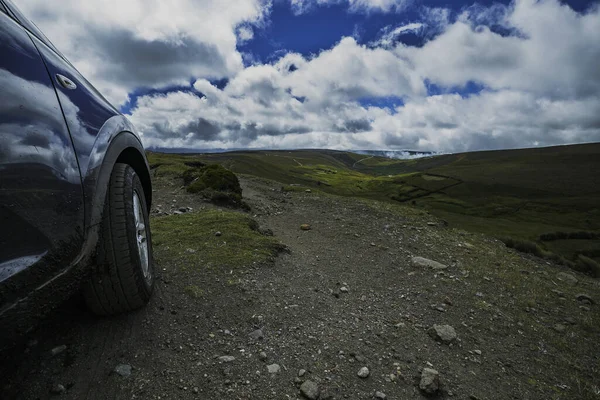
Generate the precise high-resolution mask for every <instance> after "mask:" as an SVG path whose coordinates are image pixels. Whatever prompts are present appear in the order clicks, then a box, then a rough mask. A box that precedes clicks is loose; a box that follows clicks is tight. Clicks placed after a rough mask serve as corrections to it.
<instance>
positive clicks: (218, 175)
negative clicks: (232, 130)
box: [182, 164, 250, 210]
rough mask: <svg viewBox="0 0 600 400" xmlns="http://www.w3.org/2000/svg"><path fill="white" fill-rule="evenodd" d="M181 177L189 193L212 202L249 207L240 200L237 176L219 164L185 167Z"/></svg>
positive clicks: (240, 189) (240, 191)
mask: <svg viewBox="0 0 600 400" xmlns="http://www.w3.org/2000/svg"><path fill="white" fill-rule="evenodd" d="M182 178H183V183H184V184H185V185H186V186H187V191H188V192H189V193H197V194H200V195H201V196H203V197H204V198H205V199H207V200H209V201H210V202H211V203H214V204H218V205H222V206H228V207H239V208H243V209H246V210H249V209H250V207H249V206H248V204H246V203H245V202H244V201H243V200H242V188H241V186H240V182H239V180H238V178H237V176H236V175H235V174H234V173H233V172H231V171H229V170H228V169H226V168H224V167H223V166H221V165H219V164H212V165H206V166H202V167H199V168H190V169H187V170H185V171H184V172H183V175H182Z"/></svg>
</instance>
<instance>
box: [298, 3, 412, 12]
mask: <svg viewBox="0 0 600 400" xmlns="http://www.w3.org/2000/svg"><path fill="white" fill-rule="evenodd" d="M289 1H290V5H291V7H292V10H293V11H294V13H295V14H304V13H306V12H308V11H310V10H312V9H314V8H315V7H319V6H324V5H331V4H346V5H347V6H348V10H349V11H350V12H354V13H371V12H385V13H388V12H400V11H403V10H404V9H406V7H407V6H408V5H409V4H410V3H411V0H289Z"/></svg>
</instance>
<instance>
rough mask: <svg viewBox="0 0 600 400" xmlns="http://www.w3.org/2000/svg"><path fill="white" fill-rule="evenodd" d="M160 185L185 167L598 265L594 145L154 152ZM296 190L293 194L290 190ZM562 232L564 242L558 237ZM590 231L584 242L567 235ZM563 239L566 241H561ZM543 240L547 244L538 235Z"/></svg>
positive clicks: (599, 192)
mask: <svg viewBox="0 0 600 400" xmlns="http://www.w3.org/2000/svg"><path fill="white" fill-rule="evenodd" d="M149 158H150V163H151V164H152V166H153V167H156V166H160V168H158V169H156V170H155V175H157V176H176V175H178V174H181V173H182V172H183V170H184V169H185V168H187V167H186V166H185V163H188V164H190V163H193V162H198V161H200V162H204V163H219V164H222V165H224V166H226V167H227V168H229V169H231V170H232V171H234V172H235V173H238V174H250V175H255V176H259V177H262V178H267V179H272V180H275V181H278V182H281V183H282V184H283V185H284V186H286V185H301V186H302V187H311V188H314V189H320V190H323V191H325V192H329V193H333V194H337V195H342V196H356V197H362V198H368V199H376V200H386V201H390V202H401V203H406V204H411V205H414V206H416V207H420V208H424V209H427V210H428V211H430V212H431V213H432V214H434V215H437V216H439V217H440V218H443V219H444V220H446V221H447V222H449V223H450V225H452V226H457V227H461V228H463V229H467V230H472V231H477V232H483V233H487V234H490V235H494V236H497V237H500V238H514V239H516V240H517V241H528V242H531V243H528V245H529V246H534V247H535V246H536V245H537V250H534V251H533V252H536V251H538V253H539V254H542V255H550V252H551V253H555V254H557V255H559V256H561V257H564V258H565V259H566V260H571V261H576V260H577V258H578V255H579V254H583V255H584V256H587V257H589V258H591V259H593V260H595V261H597V262H600V240H598V236H597V235H598V234H599V233H600V144H599V143H595V144H585V145H574V146H559V147H550V148H541V149H523V150H506V151H487V152H473V153H462V154H452V155H442V156H434V157H427V158H421V159H415V160H390V159H387V158H381V157H370V156H365V155H361V154H353V153H348V152H340V151H331V150H299V151H243V152H232V153H221V154H201V155H167V154H159V153H151V154H150V155H149ZM286 187H287V188H289V189H293V188H294V186H286ZM560 232H562V233H564V234H559V233H560ZM573 232H587V233H588V234H587V235H585V234H584V235H568V233H573ZM565 234H566V235H565ZM542 235H544V236H543V239H542V238H540V236H542Z"/></svg>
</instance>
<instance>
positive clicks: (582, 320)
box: [0, 177, 600, 399]
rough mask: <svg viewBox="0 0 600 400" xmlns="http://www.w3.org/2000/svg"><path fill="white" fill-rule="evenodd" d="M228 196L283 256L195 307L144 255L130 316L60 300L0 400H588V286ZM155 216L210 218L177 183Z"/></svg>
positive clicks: (333, 200) (371, 213) (592, 357)
mask: <svg viewBox="0 0 600 400" xmlns="http://www.w3.org/2000/svg"><path fill="white" fill-rule="evenodd" d="M242 186H243V189H244V198H245V199H246V200H247V202H248V203H249V205H250V206H251V208H252V211H251V212H250V214H251V215H252V216H253V217H254V218H255V219H256V220H257V221H258V222H259V224H260V226H261V227H262V229H263V230H267V229H270V230H271V231H272V232H273V233H274V235H275V237H276V238H277V239H278V240H280V241H281V242H282V243H284V244H285V245H286V246H287V247H288V249H289V253H284V254H281V255H280V256H279V257H278V258H277V259H276V260H275V261H274V262H268V263H266V264H264V265H253V266H250V267H248V268H247V269H245V270H244V271H242V273H241V276H240V277H239V279H236V280H235V281H233V280H231V279H229V275H230V274H231V273H232V272H231V271H223V270H219V269H210V270H207V271H206V272H205V274H204V275H203V276H202V282H201V284H202V287H203V290H204V293H205V294H204V295H203V296H201V297H199V298H193V297H190V296H189V294H188V293H186V291H185V287H186V286H187V285H188V282H187V281H186V280H187V279H188V277H187V276H186V274H185V268H182V266H181V265H178V264H176V263H174V262H171V261H170V260H169V259H168V258H166V257H165V252H164V250H163V249H162V246H164V244H163V245H162V246H157V247H156V248H155V254H156V263H157V268H158V269H159V270H160V273H161V276H160V280H159V282H158V284H157V286H156V292H155V296H154V297H153V299H152V301H151V303H150V304H149V305H148V306H147V307H146V308H144V309H142V310H140V311H138V312H134V313H132V314H129V315H123V316H119V317H116V318H107V319H98V318H95V317H93V316H91V315H89V314H88V313H87V311H85V309H84V308H83V306H82V305H81V301H80V300H79V299H78V298H74V299H73V300H72V301H70V302H69V303H68V304H66V305H65V306H64V307H62V308H61V309H60V310H58V312H56V313H55V314H54V315H53V316H52V317H51V318H50V319H49V320H48V321H47V322H45V323H44V324H43V325H42V326H41V327H40V328H39V329H38V330H37V331H35V332H34V333H33V334H32V336H31V338H29V342H28V344H27V345H26V346H24V347H23V348H17V349H15V350H14V351H13V352H12V354H10V355H7V356H5V357H4V359H3V360H2V361H1V363H2V367H1V371H2V372H3V373H4V374H3V376H2V378H0V380H1V384H0V398H7V399H12V398H22V399H47V398H53V397H54V396H57V397H58V398H65V399H130V398H131V399H133V398H138V399H303V398H308V399H373V398H375V399H386V398H387V399H412V398H416V399H418V398H424V397H426V396H429V397H433V398H443V399H447V398H448V399H450V398H456V399H511V398H512V399H550V398H556V399H586V398H587V399H599V398H600V379H599V378H598V376H599V372H600V345H599V344H598V341H599V340H600V335H599V334H600V325H599V321H600V309H599V307H600V306H599V305H598V304H597V303H596V302H597V301H600V286H599V285H598V281H595V280H593V279H590V278H588V277H586V276H583V275H581V274H577V273H574V272H571V271H566V270H565V269H564V268H563V267H559V266H555V265H550V264H548V263H547V262H545V261H541V260H538V259H534V258H529V257H525V256H523V255H521V254H518V253H516V252H514V251H512V250H509V249H507V248H505V247H504V245H503V244H502V243H500V242H499V241H497V240H494V239H491V238H488V237H484V236H480V235H474V234H469V233H466V232H462V231H460V230H456V229H453V228H452V227H448V226H446V225H445V224H444V222H443V221H439V220H436V219H435V218H433V217H432V216H430V215H428V214H427V213H425V212H423V211H421V210H416V209H410V208H401V207H396V206H391V205H386V204H380V203H374V202H365V201H360V200H356V199H351V198H340V197H334V196H329V195H324V194H322V193H320V192H317V191H314V190H313V191H308V192H307V191H305V190H295V191H292V192H284V191H282V190H281V185H280V184H277V183H274V182H270V181H263V180H259V179H256V178H250V177H243V178H242ZM154 204H155V206H156V207H158V205H160V211H159V210H155V215H162V214H163V213H169V214H172V213H173V212H175V211H177V212H178V213H183V212H186V213H187V212H197V211H198V210H201V209H202V208H207V207H212V206H211V205H209V204H207V203H204V202H203V201H202V200H200V199H198V197H195V196H193V195H190V194H187V193H185V192H184V191H183V190H182V189H181V188H180V186H179V184H178V183H177V182H171V183H170V184H167V183H165V184H164V185H159V186H158V187H157V192H156V193H155V202H154ZM187 207H190V208H191V211H189V209H188V208H187ZM180 208H181V209H182V211H179V209H180ZM155 218H160V217H155ZM303 225H305V226H303ZM306 225H307V226H306ZM220 234H221V235H222V237H223V238H224V240H225V239H226V237H227V232H226V231H223V232H220Z"/></svg>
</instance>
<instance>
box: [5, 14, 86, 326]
mask: <svg viewBox="0 0 600 400" xmlns="http://www.w3.org/2000/svg"><path fill="white" fill-rule="evenodd" d="M0 5H2V3H1V2H0ZM8 12H9V11H7V9H6V8H5V7H4V6H2V7H0V314H1V313H2V310H3V309H5V308H6V307H9V306H10V305H11V304H13V303H14V302H15V301H17V300H20V299H22V298H24V297H25V296H26V295H27V294H28V293H30V292H31V291H32V290H33V289H34V288H36V287H39V286H40V285H42V284H44V283H46V282H47V281H48V280H50V279H52V278H53V277H54V276H56V275H57V274H58V273H59V272H60V271H62V270H63V269H64V268H66V267H68V266H69V264H70V263H71V262H72V261H73V260H74V259H75V258H76V256H77V255H78V253H79V252H80V250H81V246H82V243H83V221H84V205H83V204H84V203H83V190H82V183H81V175H80V171H79V165H78V162H77V158H76V155H75V150H74V146H73V142H72V140H71V136H70V134H69V130H68V128H67V124H66V122H65V118H64V116H63V110H62V108H61V104H60V102H59V100H58V96H57V93H56V90H55V87H54V85H53V82H52V79H51V78H50V75H49V73H48V70H47V68H46V66H45V64H44V61H43V59H42V57H41V56H40V54H39V52H38V49H37V48H36V46H35V44H34V41H33V40H32V35H31V32H29V31H28V30H26V29H25V28H24V27H23V26H21V25H20V24H19V23H17V21H16V20H15V18H14V15H9V14H8Z"/></svg>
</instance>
